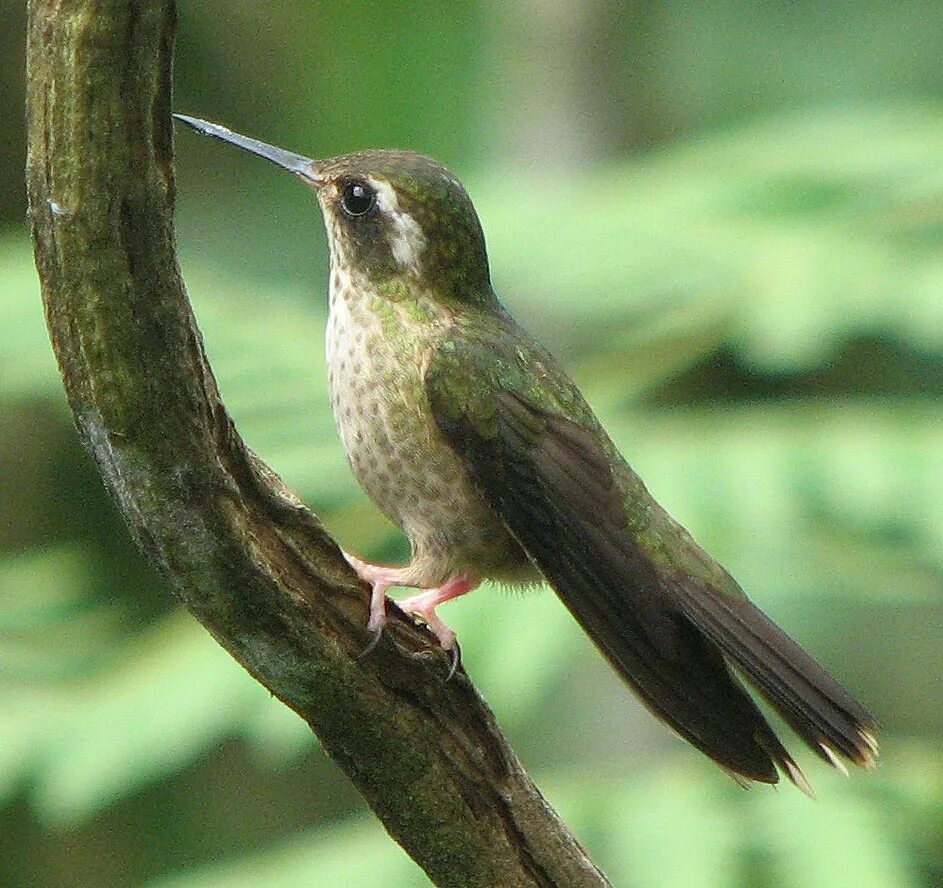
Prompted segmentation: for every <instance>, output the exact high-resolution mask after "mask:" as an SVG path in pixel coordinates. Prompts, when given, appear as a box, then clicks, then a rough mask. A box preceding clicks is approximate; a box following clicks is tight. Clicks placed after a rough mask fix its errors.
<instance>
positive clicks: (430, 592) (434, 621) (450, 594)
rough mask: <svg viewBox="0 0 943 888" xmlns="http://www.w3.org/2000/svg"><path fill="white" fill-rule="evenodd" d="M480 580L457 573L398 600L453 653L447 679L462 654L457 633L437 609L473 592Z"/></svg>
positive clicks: (401, 607) (452, 672)
mask: <svg viewBox="0 0 943 888" xmlns="http://www.w3.org/2000/svg"><path fill="white" fill-rule="evenodd" d="M479 582H480V580H478V579H476V578H475V577H473V576H472V575H471V574H468V573H464V572H463V573H457V574H455V575H454V576H451V577H449V578H448V579H447V580H446V581H445V582H444V583H443V584H442V585H441V586H438V587H437V588H435V589H427V590H426V591H425V592H420V593H419V594H418V595H410V596H409V598H404V599H403V600H402V601H397V602H396V604H397V605H398V606H399V608H400V610H403V611H405V612H406V613H407V614H409V615H410V616H414V617H419V618H420V619H421V620H422V621H423V623H425V624H426V625H427V626H428V627H429V631H430V632H431V633H432V634H433V635H434V636H435V637H436V638H437V639H439V644H440V645H442V648H443V650H445V651H448V652H449V653H450V654H451V655H452V668H451V669H449V674H448V677H447V678H446V681H448V680H449V678H451V677H452V676H453V675H454V674H455V670H456V669H458V663H459V660H460V658H461V655H460V653H459V647H458V642H457V641H456V640H455V633H454V632H453V631H452V630H451V629H449V627H448V626H446V625H445V623H443V622H442V620H440V619H439V617H438V616H437V615H436V612H435V609H436V608H437V607H438V606H439V605H440V604H443V603H444V602H446V601H451V600H452V599H453V598H458V597H459V596H460V595H464V594H465V593H466V592H471V590H472V589H474V588H475V587H476V586H477V585H478V584H479Z"/></svg>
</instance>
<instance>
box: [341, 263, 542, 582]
mask: <svg viewBox="0 0 943 888" xmlns="http://www.w3.org/2000/svg"><path fill="white" fill-rule="evenodd" d="M448 325H449V319H448V317H447V315H445V313H444V312H443V310H442V309H440V308H438V307H437V306H435V305H434V304H433V303H432V302H431V301H430V300H426V299H422V298H419V299H416V298H412V296H411V295H410V298H400V299H399V300H390V299H384V298H381V297H379V296H376V295H368V294H365V293H363V292H361V291H360V288H358V287H352V286H349V285H346V286H345V285H344V283H343V282H342V281H338V280H337V276H335V278H334V280H333V281H332V288H331V310H330V316H329V318H328V324H327V363H328V377H329V382H330V390H331V405H332V407H333V410H334V417H335V419H336V421H337V426H338V430H339V432H340V436H341V440H342V442H343V445H344V449H345V451H346V453H347V459H348V461H349V463H350V466H351V469H352V470H353V472H354V474H355V475H356V477H357V480H358V481H359V482H360V484H361V486H362V487H363V488H364V490H366V492H367V493H368V494H369V496H370V498H371V499H372V500H373V501H374V502H375V503H376V504H377V506H379V508H380V509H381V510H382V511H383V512H384V514H386V515H387V517H389V518H390V520H392V521H394V522H395V523H396V524H398V525H399V526H400V527H401V528H402V529H403V531H404V532H405V533H406V535H407V536H408V538H409V540H410V543H411V545H412V549H413V562H412V567H413V568H414V571H415V574H414V577H413V578H414V579H415V581H416V582H417V584H422V585H434V584H438V583H441V582H443V581H444V580H445V579H446V578H447V577H448V576H449V575H451V574H453V573H455V572H457V571H461V570H467V571H470V572H472V573H473V574H475V575H477V576H481V577H492V578H495V579H500V580H507V581H515V580H518V579H528V578H529V576H522V574H523V575H529V574H530V573H531V568H530V562H529V561H528V559H527V557H526V555H525V554H524V553H523V551H522V550H521V549H520V547H519V546H518V544H517V543H516V542H515V541H514V540H513V538H512V537H510V535H509V534H508V532H507V530H506V529H505V527H504V525H503V524H502V523H501V521H500V520H499V519H498V518H497V516H495V515H494V513H493V512H492V511H491V510H490V509H489V508H488V507H487V505H486V504H485V503H484V501H483V500H482V498H481V496H480V495H479V494H478V492H477V490H475V488H474V487H472V485H471V484H470V483H469V481H468V479H467V477H466V475H465V472H464V470H463V468H462V464H461V462H460V461H459V459H458V457H457V455H456V454H455V453H454V451H453V450H452V449H451V448H449V447H448V445H447V444H446V443H445V442H444V441H443V439H442V438H441V437H440V435H439V432H438V429H437V428H436V426H435V421H434V419H433V417H432V415H431V411H430V407H429V403H428V399H427V397H426V394H425V390H424V387H423V382H422V374H423V372H424V369H425V365H426V363H427V361H428V358H429V356H430V354H431V352H432V350H433V349H435V348H436V347H437V345H438V343H439V341H441V339H442V338H443V337H444V336H445V335H447V330H448Z"/></svg>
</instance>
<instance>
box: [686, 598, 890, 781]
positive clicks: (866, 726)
mask: <svg viewBox="0 0 943 888" xmlns="http://www.w3.org/2000/svg"><path fill="white" fill-rule="evenodd" d="M680 592H681V594H680V607H681V610H682V612H683V613H684V614H685V615H686V616H687V617H688V618H689V619H690V620H691V621H692V622H693V623H694V624H695V625H696V626H697V627H698V628H699V629H700V630H701V631H702V632H703V633H704V634H705V635H706V636H707V637H708V638H709V639H711V641H713V642H714V643H715V644H716V645H717V646H718V647H719V648H720V649H721V650H722V651H723V652H724V654H725V655H726V656H727V657H728V658H729V659H730V660H731V662H733V663H734V664H735V665H736V667H737V668H738V669H739V670H740V671H741V672H742V673H743V674H744V675H745V676H746V677H747V678H748V679H749V680H750V682H751V683H752V684H754V685H755V686H756V687H757V689H758V690H759V691H760V692H761V693H762V694H763V696H765V697H766V699H767V700H769V702H770V703H771V704H772V705H773V707H774V708H775V709H776V710H777V711H778V712H779V713H780V714H781V715H782V717H783V718H784V719H785V721H786V722H787V723H788V724H789V725H790V726H791V727H792V728H793V730H794V731H795V732H796V733H797V734H798V735H799V736H800V737H802V739H803V740H805V742H806V743H807V744H808V745H809V747H810V748H811V749H812V750H813V751H814V752H815V753H816V754H818V755H819V756H820V757H821V758H822V759H823V760H824V761H826V762H828V763H829V764H831V765H833V766H835V767H838V768H840V769H841V768H842V767H843V766H842V764H841V760H840V758H839V756H843V757H845V758H847V759H849V760H850V761H852V762H855V763H856V764H858V765H863V766H864V767H873V766H874V765H875V762H876V758H877V743H876V741H875V739H874V734H873V731H874V729H875V728H876V727H877V722H876V720H875V718H874V716H873V715H871V713H870V712H868V711H867V710H866V709H865V708H864V707H863V706H862V705H861V704H860V703H859V702H858V701H857V700H855V699H854V697H852V696H851V694H849V693H848V691H846V690H845V689H844V688H843V687H842V686H841V685H840V684H839V683H838V682H837V681H835V679H833V678H832V677H831V676H830V675H829V674H828V673H827V672H826V671H825V669H823V668H822V667H821V666H820V665H819V664H818V663H817V662H816V661H815V660H813V659H812V657H810V656H809V655H808V654H807V653H806V652H805V651H804V650H803V649H802V648H801V647H800V646H799V645H798V644H797V643H796V642H795V641H793V640H792V639H791V638H790V637H789V636H788V635H787V634H786V633H785V632H783V631H782V630H781V629H780V628H779V627H778V626H777V625H776V624H775V623H774V622H773V621H772V620H771V619H770V618H769V617H767V616H766V614H764V613H763V612H762V611H761V610H760V609H759V608H758V607H756V606H755V605H754V604H753V603H752V602H751V601H749V600H748V599H747V598H739V597H738V598H733V597H731V596H728V595H725V594H724V593H722V592H717V591H715V590H713V589H711V588H709V587H706V586H702V585H700V584H698V587H697V588H695V589H691V588H688V587H687V585H686V586H685V588H684V589H682V590H680Z"/></svg>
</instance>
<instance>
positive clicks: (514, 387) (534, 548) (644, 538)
mask: <svg viewBox="0 0 943 888" xmlns="http://www.w3.org/2000/svg"><path fill="white" fill-rule="evenodd" d="M175 116H176V118H177V119H178V120H180V121H182V122H183V123H186V124H188V125H189V126H191V127H193V128H194V129H196V130H198V131H199V132H201V133H204V134H206V135H209V136H214V137H215V138H217V139H221V140H222V141H224V142H228V143H230V144H233V145H236V146H237V147H239V148H242V149H244V150H246V151H249V152H252V153H253V154H257V155H259V156H260V157H264V158H265V159H266V160H269V161H271V162H272V163H275V164H276V165H278V166H279V167H282V168H283V169H286V170H288V171H289V172H291V173H294V175H296V176H297V177H298V178H299V179H300V180H301V181H302V182H303V183H305V184H306V185H308V186H309V187H310V188H312V189H313V190H314V193H315V194H316V195H317V197H318V200H319V202H320V204H321V210H322V212H323V215H324V221H325V225H326V228H327V234H328V242H329V246H330V257H331V273H330V315H329V318H328V323H327V363H328V373H329V377H330V391H331V403H332V406H333V410H334V416H335V418H336V421H337V426H338V429H339V430H340V436H341V440H342V441H343V445H344V449H345V451H346V453H347V458H348V461H349V462H350V465H351V468H352V469H353V472H354V474H355V475H356V476H357V480H358V481H359V482H360V484H361V485H362V487H363V488H364V489H365V490H366V492H367V493H368V494H369V495H370V497H371V498H372V499H373V501H374V502H375V503H376V504H377V505H378V506H379V507H380V509H381V510H382V511H383V512H384V513H385V514H386V515H387V516H388V517H389V518H390V519H391V520H392V521H393V522H395V523H396V524H397V525H398V526H399V527H401V528H402V530H403V531H404V532H405V534H406V536H407V537H408V538H409V542H410V546H411V549H412V557H411V559H410V562H409V564H408V565H407V566H406V567H391V566H385V565H377V564H371V563H368V562H366V561H362V560H360V559H359V558H356V557H354V556H352V555H348V556H347V559H348V561H349V562H350V564H351V565H352V566H353V568H354V569H355V570H356V572H357V574H358V575H359V576H360V577H361V578H362V579H363V580H364V581H366V582H367V583H368V584H369V585H370V586H371V588H372V590H373V591H372V597H371V604H370V618H369V623H368V629H370V630H372V631H373V632H374V633H375V636H376V637H379V633H380V632H381V631H382V628H383V625H384V623H385V621H386V607H387V603H386V592H387V590H388V589H389V588H390V587H391V586H401V587H409V588H414V589H417V590H420V591H419V592H418V594H415V595H413V596H411V597H408V598H406V599H404V600H401V601H399V602H398V604H399V607H400V608H401V609H403V610H404V611H406V612H407V613H409V614H411V615H413V616H414V617H417V618H418V619H420V620H421V621H422V622H424V623H425V624H426V625H427V626H428V627H429V629H430V630H431V631H432V633H433V634H434V635H435V637H436V638H437V639H438V641H439V643H440V644H441V646H442V647H443V648H444V649H445V650H446V651H448V652H450V653H451V655H452V667H453V670H454V667H455V665H456V664H457V662H458V645H457V642H456V639H455V633H454V632H453V631H452V630H451V629H449V628H448V626H446V625H445V623H443V622H442V620H441V619H440V618H439V616H438V614H437V613H436V609H437V608H438V606H439V605H441V604H443V603H444V602H446V601H449V600H450V599H453V598H456V597H458V596H459V595H464V594H465V593H467V592H469V591H471V590H472V589H474V588H475V587H476V586H477V585H478V584H479V583H480V582H481V581H482V580H485V579H487V580H494V581H497V582H498V583H504V584H533V583H537V582H539V581H540V580H541V579H544V580H546V581H547V583H549V585H550V586H552V587H553V589H554V590H555V591H556V593H557V594H558V595H559V596H560V598H561V599H562V601H563V603H564V604H565V605H566V607H567V608H568V609H569V610H570V612H571V613H572V614H573V616H574V617H575V618H576V619H577V621H578V622H579V623H580V625H581V626H582V627H583V628H584V629H585V630H586V632H587V633H589V635H590V637H591V638H592V639H593V641H594V642H595V643H596V645H597V646H598V647H599V649H600V650H601V651H602V653H603V654H604V655H605V657H606V658H607V659H608V660H609V662H610V664H611V665H612V666H613V668H614V669H615V670H616V671H617V672H618V673H619V674H620V675H621V676H622V678H623V679H625V681H626V682H627V683H628V684H629V686H630V687H631V688H632V689H633V690H634V691H635V692H636V693H637V694H638V695H639V697H641V699H642V701H643V702H644V703H645V705H646V706H647V707H648V708H649V709H650V710H651V711H652V712H653V713H654V714H655V715H656V716H658V717H659V718H661V719H662V720H663V721H665V722H666V723H667V724H668V725H670V726H671V727H672V728H674V730H675V731H677V732H678V734H680V735H681V736H682V737H684V738H685V739H686V740H688V741H690V742H691V743H692V744H693V745H694V746H696V747H697V748H698V749H700V750H702V751H703V752H704V753H706V754H707V755H708V756H710V757H711V758H712V759H714V761H716V762H717V763H718V764H719V765H721V767H723V768H724V769H726V770H727V771H728V772H729V773H730V774H731V775H732V776H733V777H734V778H735V779H737V780H738V781H739V782H741V783H744V784H746V783H748V782H749V781H752V780H756V781H762V782H764V783H776V782H778V779H779V773H778V770H777V768H778V769H781V770H782V771H783V772H784V773H785V774H786V775H787V776H788V777H789V778H790V779H791V780H792V781H793V782H794V783H795V784H796V785H797V786H798V787H799V788H800V789H802V790H803V791H805V792H808V793H809V794H811V788H810V786H809V784H808V782H807V781H806V779H805V777H804V775H803V774H802V772H801V771H800V769H799V767H798V766H797V765H796V763H795V761H794V760H793V758H792V757H791V755H790V754H789V753H788V752H787V751H786V749H785V748H784V747H783V745H782V743H781V742H780V741H779V738H778V737H777V736H776V734H775V733H774V732H773V730H772V728H771V727H770V726H769V724H768V723H767V721H766V719H765V718H764V717H763V715H762V714H761V713H760V711H759V709H757V707H756V705H755V703H754V702H753V700H752V698H751V697H750V696H749V695H748V694H747V692H746V691H745V690H744V687H743V685H742V684H741V683H740V681H739V680H738V678H737V676H736V675H735V671H736V672H738V673H740V674H742V675H743V676H745V677H746V678H747V679H749V680H750V682H752V683H753V684H754V685H755V686H756V687H757V688H758V689H759V690H760V691H761V692H762V694H763V695H764V696H765V697H766V698H767V699H768V700H769V702H770V703H772V705H773V706H774V707H775V708H776V709H777V710H778V711H779V713H780V714H781V715H782V717H783V718H784V719H785V721H786V722H788V723H789V725H791V727H792V728H793V729H794V730H795V731H796V733H798V734H799V736H800V737H801V738H802V739H803V740H804V741H805V742H806V743H807V744H808V745H809V746H810V747H811V748H812V749H813V750H814V751H815V752H816V753H818V755H819V756H820V757H821V758H823V759H824V760H825V761H826V762H828V763H830V764H832V765H834V766H835V767H836V768H839V769H840V770H842V771H845V772H846V773H847V770H846V768H845V765H844V764H843V760H848V761H851V762H854V763H856V764H859V765H864V766H867V767H871V766H873V765H874V764H875V761H876V758H877V744H876V742H875V738H874V733H873V732H874V730H875V728H876V721H875V719H874V717H873V716H872V715H871V714H870V713H869V712H868V711H867V710H866V709H865V708H864V707H863V706H862V705H861V704H860V703H858V702H857V701H856V700H855V699H854V698H853V697H852V696H851V694H849V693H848V692H847V691H846V690H845V689H844V688H843V687H841V685H839V684H838V683H837V682H836V681H835V680H834V679H832V678H831V676H829V675H828V674H827V673H826V672H825V670H824V669H823V668H822V667H821V666H819V664H818V663H816V662H815V660H813V659H812V658H811V657H810V656H809V655H808V654H807V653H805V651H803V650H802V648H800V647H799V645H797V644H796V643H795V642H794V641H793V640H792V639H791V638H790V637H789V636H788V635H786V634H785V633H784V632H783V631H782V630H781V629H779V627H778V626H776V625H775V624H774V623H773V622H772V621H771V620H770V619H769V618H768V617H767V616H766V615H765V614H764V613H763V612H762V611H761V610H759V608H757V607H756V606H755V605H754V604H753V603H752V602H751V601H750V600H749V599H748V598H747V597H746V595H745V594H744V592H743V591H742V590H741V588H740V586H739V585H738V584H737V582H736V581H735V580H734V579H733V577H731V576H730V574H729V573H727V571H726V570H724V568H723V567H721V565H720V564H718V563H717V562H716V561H715V560H714V559H713V558H711V557H710V556H709V555H708V554H707V553H705V552H704V550H703V549H701V548H700V547H699V546H698V545H697V543H695V542H694V540H693V539H692V538H691V536H690V535H689V534H688V533H687V531H686V530H685V529H684V528H683V527H681V526H680V525H679V524H678V523H677V522H676V521H674V519H672V518H671V516H670V515H668V513H667V512H666V511H665V510H664V509H662V508H661V506H659V505H658V503H657V502H655V500H654V499H653V498H652V496H651V495H650V494H649V492H648V490H647V489H646V487H645V485H644V484H643V483H642V481H641V479H640V478H639V476H638V475H636V474H635V472H634V471H633V470H632V469H631V468H630V467H629V465H628V463H626V461H625V460H624V459H623V457H622V455H621V454H620V453H619V451H618V450H617V449H616V446H615V445H614V444H613V443H612V441H611V440H610V438H609V436H608V435H607V434H606V432H605V430H604V429H603V427H602V426H601V425H600V423H599V420H598V419H597V418H596V416H595V414H594V413H593V411H592V410H591V409H590V407H589V405H588V404H587V403H586V401H585V400H584V399H583V396H582V394H581V393H580V391H579V389H578V388H577V387H576V385H575V384H574V383H573V382H572V381H571V380H570V378H569V377H568V376H567V375H566V373H565V372H564V371H563V369H562V368H561V367H560V365H559V364H558V363H557V361H556V360H554V358H553V357H551V355H550V354H548V352H547V351H546V350H544V349H543V348H542V347H541V346H540V345H539V344H537V343H536V342H535V341H534V340H533V339H532V338H531V337H530V336H529V335H528V334H527V333H526V332H525V331H524V330H522V329H521V327H519V326H518V325H517V323H516V322H515V321H514V319H513V318H512V317H511V316H510V315H509V314H508V312H507V311H506V310H505V308H504V306H503V305H502V304H501V303H500V302H499V301H498V298H497V296H496V295H495V293H494V290H493V289H492V287H491V280H490V272H489V268H488V258H487V254H486V252H485V240H484V235H483V234H482V229H481V225H480V223H479V221H478V216H477V214H476V212H475V208H474V206H473V205H472V202H471V200H470V198H469V197H468V194H467V193H466V191H465V189H464V188H463V187H462V185H461V184H460V183H459V181H458V180H457V179H456V178H455V176H453V175H452V173H450V172H449V171H448V170H447V169H445V167H443V166H441V165H440V164H438V163H436V162H435V161H434V160H431V159H430V158H428V157H424V156H422V155H420V154H415V153H413V152H409V151H363V152H360V153H358V154H346V155H343V156H341V157H333V158H329V159H327V160H312V159H310V158H308V157H303V156H302V155H299V154H294V153H292V152H290V151H284V150H282V149H280V148H276V147H274V146H272V145H268V144H266V143H264V142H259V141H257V140H255V139H251V138H248V137H246V136H241V135H238V134H237V133H234V132H232V131H230V130H228V129H226V128H225V127H222V126H219V125H217V124H213V123H208V122H206V121H202V120H197V119H195V118H192V117H185V116H183V115H180V114H178V115H175ZM450 674H451V673H450Z"/></svg>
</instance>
